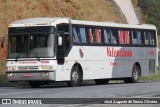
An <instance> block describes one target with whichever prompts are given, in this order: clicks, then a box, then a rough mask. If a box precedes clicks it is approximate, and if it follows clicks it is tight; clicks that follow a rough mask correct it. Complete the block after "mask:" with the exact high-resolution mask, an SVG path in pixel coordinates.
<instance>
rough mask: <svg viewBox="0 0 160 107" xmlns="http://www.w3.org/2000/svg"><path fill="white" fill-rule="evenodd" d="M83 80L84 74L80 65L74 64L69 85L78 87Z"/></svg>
mask: <svg viewBox="0 0 160 107" xmlns="http://www.w3.org/2000/svg"><path fill="white" fill-rule="evenodd" d="M81 82H82V74H81V72H80V69H79V68H78V66H73V68H72V70H71V75H70V81H68V82H67V83H68V86H71V87H76V86H78V85H79V84H80V83H81Z"/></svg>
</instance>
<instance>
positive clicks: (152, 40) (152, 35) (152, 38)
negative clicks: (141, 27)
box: [149, 31, 155, 45]
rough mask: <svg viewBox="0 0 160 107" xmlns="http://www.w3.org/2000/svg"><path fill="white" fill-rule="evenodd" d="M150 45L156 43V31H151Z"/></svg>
mask: <svg viewBox="0 0 160 107" xmlns="http://www.w3.org/2000/svg"><path fill="white" fill-rule="evenodd" d="M149 43H150V45H155V33H154V32H153V31H152V32H150V42H149Z"/></svg>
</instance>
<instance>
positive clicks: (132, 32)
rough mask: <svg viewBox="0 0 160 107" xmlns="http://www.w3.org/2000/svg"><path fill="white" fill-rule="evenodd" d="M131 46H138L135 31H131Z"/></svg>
mask: <svg viewBox="0 0 160 107" xmlns="http://www.w3.org/2000/svg"><path fill="white" fill-rule="evenodd" d="M131 36H132V44H138V39H137V35H136V32H135V31H131Z"/></svg>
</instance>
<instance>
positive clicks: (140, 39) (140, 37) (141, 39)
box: [137, 31, 143, 45]
mask: <svg viewBox="0 0 160 107" xmlns="http://www.w3.org/2000/svg"><path fill="white" fill-rule="evenodd" d="M137 40H138V44H139V45H141V44H143V38H142V32H141V31H137Z"/></svg>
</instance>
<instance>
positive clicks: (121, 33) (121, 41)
mask: <svg viewBox="0 0 160 107" xmlns="http://www.w3.org/2000/svg"><path fill="white" fill-rule="evenodd" d="M118 36H119V43H120V44H124V32H123V30H119V31H118Z"/></svg>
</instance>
